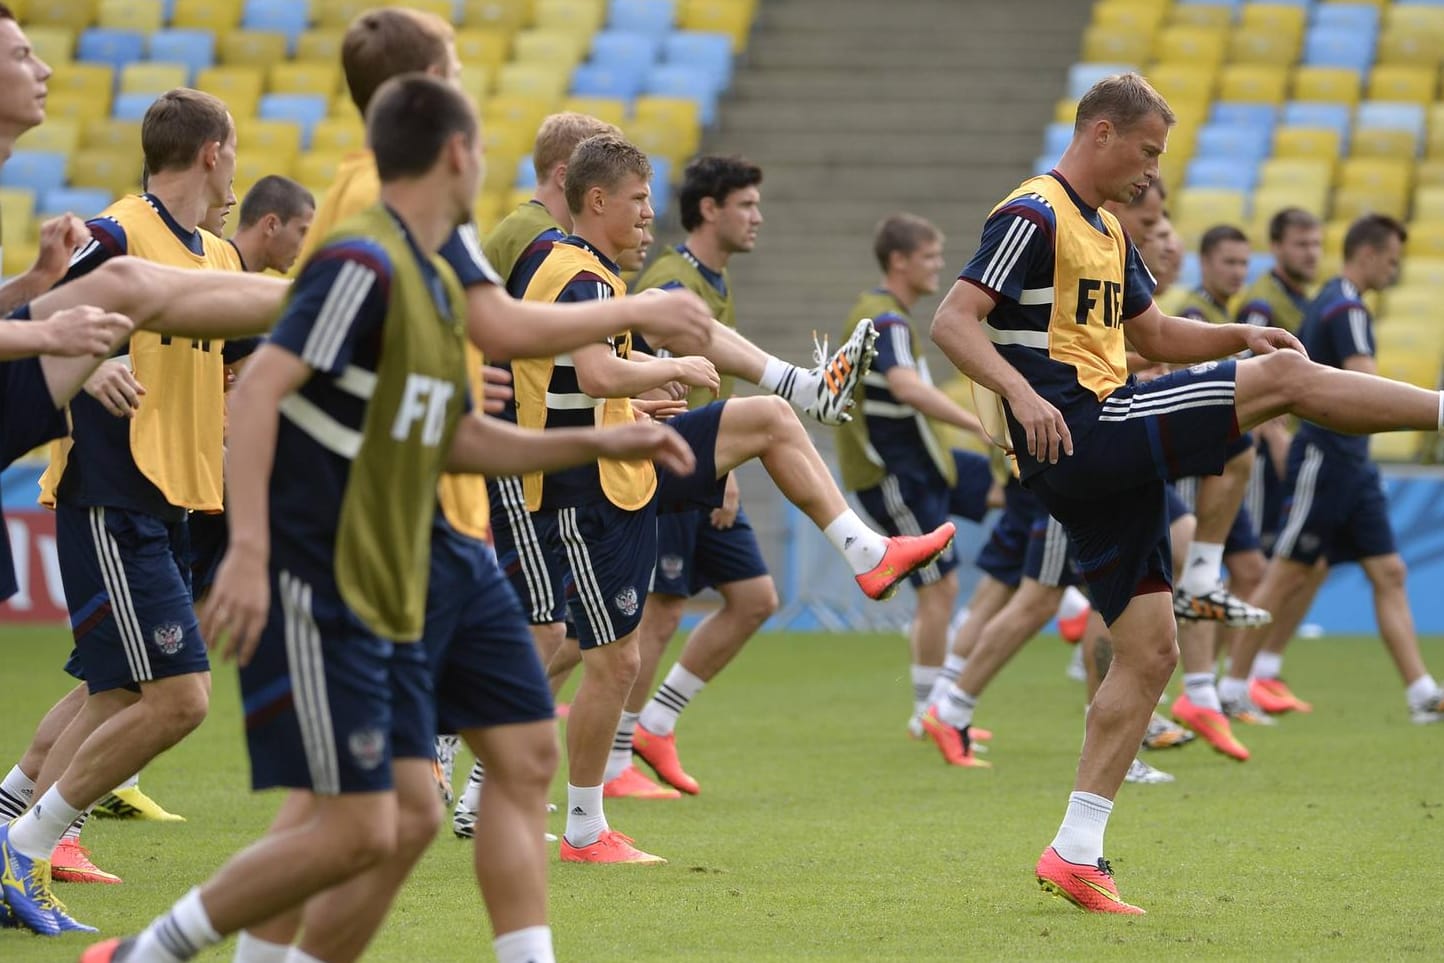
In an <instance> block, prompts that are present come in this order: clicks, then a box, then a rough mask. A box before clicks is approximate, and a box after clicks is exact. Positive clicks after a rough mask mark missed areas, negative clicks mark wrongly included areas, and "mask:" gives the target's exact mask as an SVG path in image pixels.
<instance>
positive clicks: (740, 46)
mask: <svg viewBox="0 0 1444 963" xmlns="http://www.w3.org/2000/svg"><path fill="white" fill-rule="evenodd" d="M755 12H756V7H755V5H754V4H753V3H752V2H750V0H680V2H679V3H678V10H677V23H678V25H679V26H681V28H682V29H683V30H701V31H705V32H707V33H725V34H726V35H727V36H729V37H731V38H732V52H733V53H741V52H742V51H743V50H745V49H747V35H748V34H749V33H751V31H752V16H753V14H754V13H755Z"/></svg>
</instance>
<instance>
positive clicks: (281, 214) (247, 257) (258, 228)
mask: <svg viewBox="0 0 1444 963" xmlns="http://www.w3.org/2000/svg"><path fill="white" fill-rule="evenodd" d="M315 215H316V199H315V198H314V197H312V196H311V192H310V191H308V190H306V189H305V188H304V187H302V186H301V185H300V184H297V183H296V182H295V181H293V180H291V179H290V178H289V177H282V176H281V175H279V174H268V175H266V176H265V177H262V178H261V179H260V180H258V181H256V183H255V184H254V185H252V187H251V189H250V190H249V191H246V198H245V200H243V201H241V223H240V226H239V227H238V228H237V229H236V233H235V234H234V235H233V236H232V237H231V246H232V247H234V248H235V249H236V253H237V254H238V255H239V256H240V259H241V269H242V270H245V271H276V272H279V273H281V274H288V273H290V270H291V267H292V266H293V265H294V264H295V263H296V258H297V257H298V256H299V255H300V253H301V244H302V243H303V242H304V241H305V239H306V231H307V230H308V229H309V228H310V226H311V219H312V218H313V217H315Z"/></svg>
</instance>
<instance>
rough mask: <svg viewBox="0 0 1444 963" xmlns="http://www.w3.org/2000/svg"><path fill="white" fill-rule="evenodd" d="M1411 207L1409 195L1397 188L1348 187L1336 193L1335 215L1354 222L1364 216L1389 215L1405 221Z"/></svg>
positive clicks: (1376, 186)
mask: <svg viewBox="0 0 1444 963" xmlns="http://www.w3.org/2000/svg"><path fill="white" fill-rule="evenodd" d="M1408 207H1409V197H1408V194H1407V193H1406V192H1405V191H1404V190H1402V189H1401V188H1397V187H1385V186H1379V185H1372V186H1361V185H1346V186H1343V187H1340V188H1339V189H1338V190H1336V191H1334V199H1333V204H1332V208H1333V215H1334V217H1336V218H1339V219H1340V220H1347V221H1352V220H1355V219H1356V218H1358V217H1360V216H1362V215H1364V214H1387V215H1389V216H1390V217H1393V218H1398V219H1399V220H1401V221H1402V220H1403V219H1404V214H1405V212H1406V211H1407V210H1408Z"/></svg>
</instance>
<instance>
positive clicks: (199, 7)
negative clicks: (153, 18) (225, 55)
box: [170, 0, 241, 40]
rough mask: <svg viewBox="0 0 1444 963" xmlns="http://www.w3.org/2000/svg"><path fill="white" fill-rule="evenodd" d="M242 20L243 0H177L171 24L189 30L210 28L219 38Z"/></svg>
mask: <svg viewBox="0 0 1444 963" xmlns="http://www.w3.org/2000/svg"><path fill="white" fill-rule="evenodd" d="M240 22H241V0H176V4H175V12H174V13H173V14H172V15H171V21H170V25H171V26H172V27H184V28H186V29H187V30H210V31H213V32H214V33H215V35H216V39H217V40H219V39H220V38H222V37H224V36H225V35H226V34H228V33H230V32H231V31H232V30H234V29H236V25H237V24H238V23H240Z"/></svg>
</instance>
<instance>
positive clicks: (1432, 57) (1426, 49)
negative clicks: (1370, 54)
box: [1375, 7, 1444, 67]
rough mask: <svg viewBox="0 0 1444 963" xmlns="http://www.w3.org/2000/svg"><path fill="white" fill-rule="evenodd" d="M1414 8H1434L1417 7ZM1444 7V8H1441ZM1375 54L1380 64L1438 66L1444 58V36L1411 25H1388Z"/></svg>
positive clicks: (1381, 35) (1380, 37)
mask: <svg viewBox="0 0 1444 963" xmlns="http://www.w3.org/2000/svg"><path fill="white" fill-rule="evenodd" d="M1413 9H1419V10H1423V9H1433V8H1425V7H1416V8H1413ZM1440 9H1444V8H1440ZM1375 56H1376V57H1377V59H1378V62H1379V64H1380V65H1388V64H1417V65H1419V66H1429V67H1435V66H1438V64H1439V61H1440V59H1441V58H1444V36H1440V35H1439V34H1435V33H1425V32H1423V31H1420V30H1416V29H1413V28H1411V27H1387V28H1385V30H1384V32H1383V33H1382V34H1380V36H1379V45H1378V46H1377V47H1376V48H1375Z"/></svg>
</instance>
